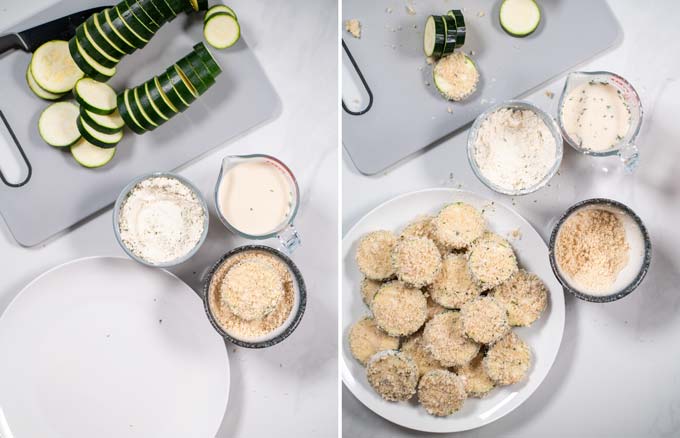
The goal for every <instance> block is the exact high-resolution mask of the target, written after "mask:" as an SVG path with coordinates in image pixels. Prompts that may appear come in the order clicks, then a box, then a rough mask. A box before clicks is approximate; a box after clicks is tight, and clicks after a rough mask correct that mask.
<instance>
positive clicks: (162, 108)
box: [140, 79, 177, 122]
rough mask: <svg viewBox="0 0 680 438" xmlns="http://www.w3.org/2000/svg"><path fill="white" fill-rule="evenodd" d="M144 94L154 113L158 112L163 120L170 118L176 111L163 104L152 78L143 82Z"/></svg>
mask: <svg viewBox="0 0 680 438" xmlns="http://www.w3.org/2000/svg"><path fill="white" fill-rule="evenodd" d="M144 95H145V96H146V100H148V101H149V103H150V104H151V107H152V108H153V110H154V111H155V112H156V114H158V115H159V116H160V118H161V119H163V122H167V121H168V120H170V118H171V117H172V116H174V115H175V113H176V112H177V111H172V109H170V107H168V106H167V105H166V104H165V102H164V101H163V99H162V98H161V97H160V95H159V93H158V90H156V85H155V84H154V80H153V79H151V80H148V81H146V82H145V83H144ZM140 97H141V96H140Z"/></svg>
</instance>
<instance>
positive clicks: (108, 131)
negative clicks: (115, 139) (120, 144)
mask: <svg viewBox="0 0 680 438" xmlns="http://www.w3.org/2000/svg"><path fill="white" fill-rule="evenodd" d="M80 117H82V118H83V120H85V122H86V123H87V124H88V125H90V126H92V127H93V128H94V129H96V130H97V131H99V132H103V133H104V134H117V133H118V132H120V131H121V130H122V129H123V128H110V127H108V126H102V125H100V124H99V123H97V122H96V121H95V120H94V119H93V118H92V117H90V115H89V114H88V113H87V111H86V110H85V108H80Z"/></svg>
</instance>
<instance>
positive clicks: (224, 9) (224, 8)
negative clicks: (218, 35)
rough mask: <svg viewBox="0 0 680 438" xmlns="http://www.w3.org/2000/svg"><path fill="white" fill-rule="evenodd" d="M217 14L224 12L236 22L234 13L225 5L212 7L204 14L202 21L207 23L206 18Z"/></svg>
mask: <svg viewBox="0 0 680 438" xmlns="http://www.w3.org/2000/svg"><path fill="white" fill-rule="evenodd" d="M217 12H224V13H226V14H229V15H231V16H232V17H234V18H235V19H236V20H237V21H238V17H237V16H236V12H234V10H233V9H232V8H230V7H229V6H227V5H215V6H212V7H211V8H210V9H208V11H207V12H206V13H205V16H204V17H203V21H204V22H205V21H208V18H210V16H212V15H213V14H216V13H217Z"/></svg>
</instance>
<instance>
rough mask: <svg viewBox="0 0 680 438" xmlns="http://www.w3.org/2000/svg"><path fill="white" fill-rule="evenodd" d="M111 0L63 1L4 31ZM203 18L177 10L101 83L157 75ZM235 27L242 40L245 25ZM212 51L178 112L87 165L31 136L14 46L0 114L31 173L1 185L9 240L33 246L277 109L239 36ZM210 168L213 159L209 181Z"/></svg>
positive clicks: (21, 60)
mask: <svg viewBox="0 0 680 438" xmlns="http://www.w3.org/2000/svg"><path fill="white" fill-rule="evenodd" d="M115 3H116V2H115V1H111V2H106V1H99V0H89V1H88V0H63V1H61V2H59V3H57V4H55V5H54V6H52V7H50V8H48V9H46V10H44V11H41V12H40V13H38V14H36V15H35V16H33V17H31V18H30V19H28V20H27V21H25V22H23V23H21V24H19V25H17V26H16V27H14V28H13V29H11V30H12V31H16V30H23V29H26V28H29V27H31V26H34V25H36V24H39V23H42V22H45V21H48V20H50V19H54V18H58V17H61V16H64V15H67V14H69V13H73V12H76V11H79V10H83V9H87V8H91V7H94V6H98V5H106V4H115ZM202 20H203V14H202V13H199V14H192V15H191V16H188V15H186V14H182V15H180V16H178V17H177V18H176V19H175V20H174V21H172V22H171V23H169V24H166V25H165V26H164V27H162V28H161V30H160V31H159V32H158V33H157V34H156V36H155V37H154V38H153V39H152V40H151V42H150V43H149V44H148V45H147V46H146V47H145V48H144V49H143V50H139V51H137V52H135V53H134V54H133V55H130V56H127V57H126V58H124V59H123V61H122V62H121V63H120V64H119V66H118V73H117V74H116V76H115V77H114V78H113V79H112V80H111V81H110V82H109V83H110V84H111V85H112V86H113V87H114V88H115V89H116V90H121V89H123V88H124V87H126V86H136V85H138V84H140V83H142V82H144V81H146V80H148V79H149V78H151V77H152V76H154V75H157V74H159V73H161V72H163V71H164V70H165V69H166V68H167V67H168V66H170V65H171V64H173V63H175V62H176V61H177V60H179V59H180V58H181V57H182V56H184V55H186V54H188V53H189V52H190V51H191V50H192V47H193V45H194V44H196V43H198V42H200V41H203V35H202V30H203V26H202ZM241 25H242V27H243V34H244V37H245V39H247V38H248V23H247V22H245V23H244V22H242V23H241ZM8 31H9V30H5V31H2V32H0V34H4V33H6V32H8ZM211 51H212V53H213V54H214V55H215V56H216V57H217V59H218V61H219V63H220V64H221V66H222V69H223V72H222V74H221V75H220V76H219V77H218V78H217V83H216V84H215V85H214V86H213V87H212V88H210V89H209V90H208V91H207V92H206V93H205V94H204V95H203V96H202V97H201V98H199V99H197V100H196V102H195V103H194V104H193V105H192V106H191V107H190V108H189V109H188V110H187V111H185V112H184V113H181V114H179V115H177V116H175V117H174V118H173V119H171V120H170V122H167V123H166V124H165V125H163V126H162V127H160V128H157V129H156V130H155V131H153V132H150V133H147V134H144V135H142V136H138V135H135V134H134V133H132V132H131V131H129V130H126V135H125V138H124V139H123V141H122V142H121V143H120V144H119V145H118V151H117V152H116V156H115V157H114V159H113V161H112V162H111V163H109V164H108V165H107V166H105V167H103V168H101V169H96V170H92V169H85V168H82V167H80V166H79V165H78V164H77V163H76V162H75V161H74V160H73V158H72V157H71V155H70V153H69V152H68V151H60V150H57V149H54V148H52V147H50V146H48V145H46V144H45V143H44V142H43V141H42V140H41V139H40V137H39V136H38V131H37V127H36V126H37V120H38V117H39V115H40V112H41V111H42V109H43V108H45V107H46V106H47V103H46V102H45V101H42V100H41V99H39V98H37V97H36V96H34V95H33V94H32V93H31V91H30V90H29V89H28V87H27V86H26V82H25V79H24V75H25V72H26V66H27V65H28V63H29V60H30V54H27V53H24V52H18V51H16V52H12V53H8V54H5V55H4V56H0V90H2V94H1V96H2V99H0V110H2V112H3V114H4V115H5V117H6V118H7V120H8V122H9V124H10V125H11V127H12V130H13V131H14V133H15V134H16V136H17V139H18V140H19V142H20V144H21V146H22V147H23V149H24V150H25V152H26V155H27V156H28V160H29V161H30V164H31V166H32V169H33V174H32V176H31V178H30V180H29V181H28V183H27V184H25V185H24V186H21V187H18V188H13V187H8V186H7V185H5V184H3V183H2V182H0V212H2V216H3V217H4V219H5V222H6V223H7V225H8V227H9V229H10V231H11V232H12V234H13V235H14V237H15V238H16V240H17V241H18V242H19V243H20V244H22V245H25V246H33V245H36V244H38V243H40V242H42V241H44V240H46V239H47V238H48V237H50V236H52V235H54V234H56V233H58V232H60V231H62V230H65V229H67V228H69V227H71V226H73V225H74V224H76V223H78V222H80V221H82V220H83V219H84V218H86V217H88V216H90V215H92V214H93V213H95V212H97V211H99V210H101V209H103V208H105V207H107V206H109V205H110V204H111V203H112V202H113V201H114V200H115V199H116V197H117V196H118V193H119V192H120V190H121V189H122V188H123V187H124V186H125V185H126V184H127V183H128V182H129V181H130V180H131V179H133V178H134V177H136V176H138V175H140V174H143V173H148V172H152V171H160V170H166V171H167V170H171V169H175V168H177V167H179V166H182V165H183V164H186V163H187V162H189V161H191V160H193V159H195V158H197V157H199V156H201V155H203V154H205V153H206V152H208V151H209V150H211V149H213V148H215V147H216V146H219V145H221V144H223V143H224V142H225V141H226V140H229V139H231V138H234V137H236V136H237V135H239V134H242V133H243V132H245V131H247V130H249V129H251V128H254V127H256V126H258V125H261V124H262V123H264V122H265V121H268V120H270V119H272V118H273V117H275V116H276V115H278V113H279V112H280V107H281V103H280V101H279V98H278V96H277V94H276V91H275V90H274V88H273V87H272V85H271V83H270V82H269V80H268V79H267V76H266V74H265V72H264V71H263V70H262V67H261V66H260V64H259V62H258V61H257V59H256V58H255V56H254V54H253V52H252V51H251V50H250V49H249V48H248V45H247V43H246V42H245V41H244V39H243V38H242V39H241V40H240V41H239V42H238V43H237V44H236V45H235V46H234V47H232V48H230V49H227V50H221V51H220V50H215V49H211ZM3 129H4V128H3ZM218 167H219V163H217V162H216V163H215V177H217V173H218Z"/></svg>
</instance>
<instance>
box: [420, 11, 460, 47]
mask: <svg viewBox="0 0 680 438" xmlns="http://www.w3.org/2000/svg"><path fill="white" fill-rule="evenodd" d="M466 33H467V30H466V28H465V17H463V13H462V12H461V11H460V10H458V9H453V10H450V11H449V12H448V13H447V14H446V15H430V16H429V17H427V21H425V31H424V32H423V49H424V51H425V56H433V57H436V58H442V57H444V56H446V55H450V54H451V53H453V50H454V49H459V48H461V47H463V44H465V35H466Z"/></svg>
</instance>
